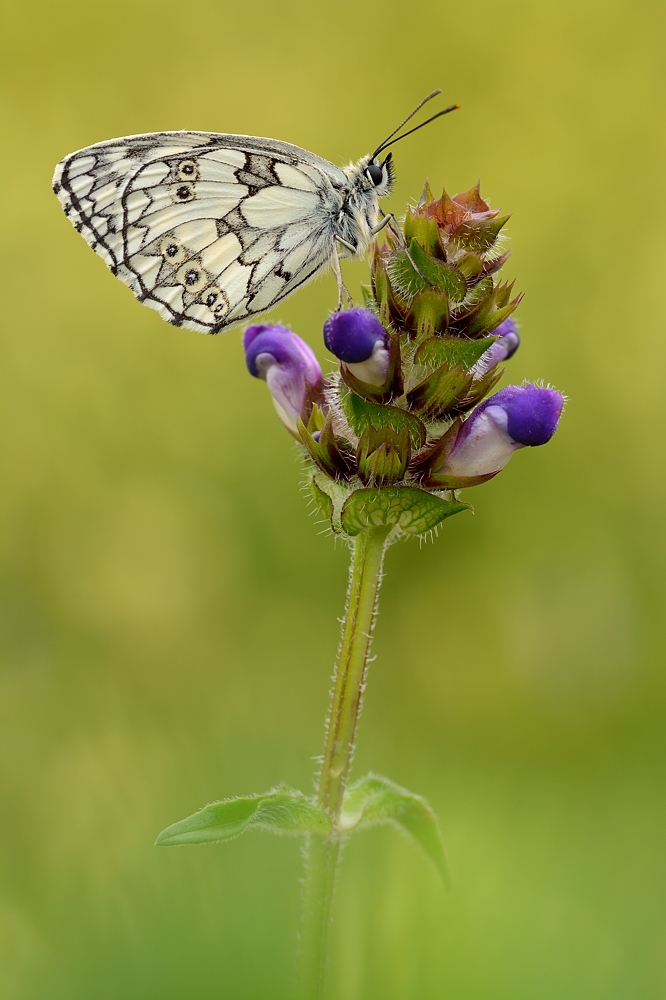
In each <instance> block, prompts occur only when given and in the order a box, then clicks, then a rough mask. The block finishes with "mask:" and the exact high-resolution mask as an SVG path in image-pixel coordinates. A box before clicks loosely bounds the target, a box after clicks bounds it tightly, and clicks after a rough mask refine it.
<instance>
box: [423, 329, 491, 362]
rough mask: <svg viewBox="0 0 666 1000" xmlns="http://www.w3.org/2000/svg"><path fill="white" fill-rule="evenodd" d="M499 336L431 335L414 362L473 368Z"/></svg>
mask: <svg viewBox="0 0 666 1000" xmlns="http://www.w3.org/2000/svg"><path fill="white" fill-rule="evenodd" d="M496 340H497V337H484V338H483V339H482V340H467V339H466V338H465V337H430V338H429V339H428V340H425V341H424V342H423V343H422V344H421V346H420V347H419V349H418V351H417V352H416V354H415V355H414V363H415V364H417V365H424V366H425V367H427V368H439V366H440V365H448V367H449V368H459V367H460V368H467V369H469V368H472V367H473V366H474V365H475V364H476V362H477V361H478V360H479V358H480V357H481V355H482V354H484V353H485V352H486V351H487V350H488V348H489V347H492V345H493V344H494V343H495V341H496Z"/></svg>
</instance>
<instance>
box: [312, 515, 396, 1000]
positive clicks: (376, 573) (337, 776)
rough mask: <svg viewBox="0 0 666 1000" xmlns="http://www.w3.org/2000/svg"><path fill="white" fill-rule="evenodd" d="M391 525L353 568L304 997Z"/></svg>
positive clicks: (317, 987) (318, 970) (320, 964)
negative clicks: (327, 824) (326, 830)
mask: <svg viewBox="0 0 666 1000" xmlns="http://www.w3.org/2000/svg"><path fill="white" fill-rule="evenodd" d="M389 531H390V528H385V527H381V528H369V529H367V530H366V531H363V532H361V534H359V535H357V536H356V539H355V541H354V551H353V554H352V560H351V566H350V571H349V589H348V591H347V608H346V611H345V617H344V622H343V626H342V638H341V640H340V648H339V651H338V658H337V663H336V666H335V674H334V687H333V696H332V700H331V708H330V712H329V716H328V725H327V727H326V742H325V745H324V757H323V761H322V767H321V772H320V775H319V790H318V795H317V801H318V804H319V805H320V806H321V807H322V808H323V809H325V810H326V811H327V812H328V814H329V816H330V817H331V825H332V828H333V833H332V835H331V836H329V837H321V836H315V835H312V836H310V838H309V843H308V853H307V863H306V873H305V889H304V898H303V919H302V926H301V944H300V970H299V971H300V980H299V1000H320V998H321V997H323V995H324V974H325V969H326V955H327V947H328V929H329V924H330V920H331V905H332V902H333V889H334V885H335V873H336V868H337V863H338V857H339V854H340V834H339V830H338V821H339V818H340V812H341V809H342V800H343V796H344V793H345V787H346V784H347V776H348V774H349V768H350V766H351V762H352V757H353V755H354V746H355V741H356V727H357V723H358V717H359V712H360V709H361V701H362V698H363V687H364V681H365V673H366V669H367V665H368V656H369V653H370V641H371V635H372V629H373V626H374V621H375V612H376V608H377V595H378V593H379V586H380V583H381V578H382V563H383V561H384V550H385V547H386V540H387V537H388V534H389Z"/></svg>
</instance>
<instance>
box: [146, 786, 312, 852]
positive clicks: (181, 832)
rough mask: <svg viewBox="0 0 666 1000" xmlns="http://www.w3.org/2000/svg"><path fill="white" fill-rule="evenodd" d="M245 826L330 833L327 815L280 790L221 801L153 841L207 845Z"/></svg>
mask: <svg viewBox="0 0 666 1000" xmlns="http://www.w3.org/2000/svg"><path fill="white" fill-rule="evenodd" d="M249 827H257V828H258V829H261V830H270V831H272V832H273V833H321V834H327V833H330V830H331V824H330V820H329V818H328V816H327V815H326V813H325V812H323V810H321V809H319V808H318V807H317V806H316V805H315V804H314V803H313V802H312V801H311V800H310V799H308V798H306V797H305V795H303V793H302V792H297V791H294V790H293V789H291V788H286V787H280V788H276V789H274V790H273V791H270V792H266V794H265V795H250V796H248V797H247V798H238V799H225V800H224V801H223V802H213V803H212V805H209V806H205V807H204V808H203V809H200V810H199V811H198V812H195V813H194V814H193V815H192V816H188V817H187V819H181V820H180V822H179V823H173V824H172V825H171V826H168V827H167V828H166V830H162V832H161V834H160V835H159V837H158V838H157V840H156V841H155V843H156V844H157V846H158V847H176V846H180V845H181V844H211V843H214V842H215V841H220V840H231V839H232V838H233V837H238V836H239V834H241V833H243V832H244V831H245V830H247V829H248V828H249Z"/></svg>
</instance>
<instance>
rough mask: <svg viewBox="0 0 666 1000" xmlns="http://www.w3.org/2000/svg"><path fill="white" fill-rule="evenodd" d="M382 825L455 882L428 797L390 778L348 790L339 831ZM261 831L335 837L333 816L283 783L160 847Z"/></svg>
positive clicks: (203, 817) (193, 819) (175, 832)
mask: <svg viewBox="0 0 666 1000" xmlns="http://www.w3.org/2000/svg"><path fill="white" fill-rule="evenodd" d="M379 823H391V824H392V825H394V826H396V827H398V828H399V829H401V830H402V831H403V832H404V833H407V834H408V835H409V836H410V837H411V838H412V839H413V840H415V841H416V843H417V844H419V846H420V847H421V848H422V849H423V850H424V851H425V853H426V854H427V856H428V857H429V858H430V860H431V861H432V862H433V864H434V865H435V867H436V868H437V870H438V871H439V873H440V875H441V876H442V879H443V881H444V883H445V885H446V886H447V888H448V887H449V885H450V878H449V872H448V867H447V864H446V858H445V856H444V848H443V846H442V840H441V836H440V833H439V827H438V825H437V819H436V817H435V814H434V813H433V811H432V809H431V808H430V806H429V805H428V803H427V802H426V800H425V799H424V798H422V797H421V796H420V795H414V793H413V792H409V791H407V790H406V789H405V788H401V787H400V786H399V785H396V784H395V783H394V782H392V781H389V779H388V778H382V777H380V776H379V775H376V774H368V775H367V776H366V777H365V778H361V779H360V781H357V782H356V783H355V784H354V785H351V786H350V788H348V790H347V792H346V794H345V798H344V802H343V807H342V814H341V816H340V821H339V825H338V830H337V832H336V833H335V835H337V836H345V835H347V834H349V833H352V832H353V831H355V830H358V829H362V828H364V827H368V826H376V825H377V824H379ZM252 827H255V828H257V829H259V830H269V831H270V832H272V833H287V834H316V835H320V836H330V835H333V834H334V831H333V829H332V826H331V820H330V817H329V816H328V814H327V813H326V812H325V811H324V810H323V809H320V808H319V806H317V805H316V804H315V802H314V801H313V800H312V799H309V798H307V797H306V796H305V795H303V793H302V792H299V791H295V790H294V789H291V788H287V787H286V786H284V785H281V786H280V787H279V788H275V789H273V790H271V791H270V792H266V794H265V795H250V796H247V797H245V798H236V799H225V800H224V801H223V802H213V803H212V804H211V805H208V806H205V807H204V808H203V809H200V810H199V811H198V812H196V813H194V814H193V815H192V816H188V817H187V819H183V820H180V822H178V823H173V824H172V825H171V826H168V827H167V828H166V830H163V831H162V833H160V835H159V837H158V838H157V840H156V841H155V843H156V844H157V845H158V846H159V847H177V846H181V845H184V844H210V843H215V842H218V841H223V840H232V839H233V838H234V837H238V836H240V834H241V833H244V832H245V830H249V829H250V828H252Z"/></svg>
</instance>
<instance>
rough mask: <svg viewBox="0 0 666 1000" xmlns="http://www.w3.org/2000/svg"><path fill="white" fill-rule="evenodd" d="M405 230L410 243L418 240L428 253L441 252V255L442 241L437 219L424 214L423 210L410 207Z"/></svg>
mask: <svg viewBox="0 0 666 1000" xmlns="http://www.w3.org/2000/svg"><path fill="white" fill-rule="evenodd" d="M403 232H404V234H405V240H406V242H407V243H408V244H411V242H412V240H416V242H417V243H418V244H419V246H421V247H423V249H424V250H425V251H426V252H427V253H429V254H436V253H439V255H440V256H441V254H442V243H441V240H440V238H439V230H438V228H437V220H436V219H433V218H432V217H431V216H428V215H424V214H423V212H412V211H411V209H409V208H408V209H407V214H406V215H405V223H404V226H403Z"/></svg>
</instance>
